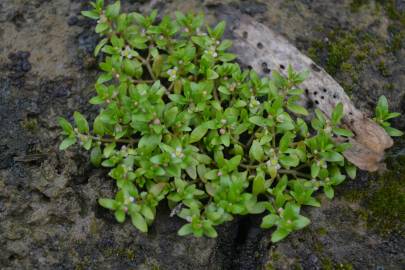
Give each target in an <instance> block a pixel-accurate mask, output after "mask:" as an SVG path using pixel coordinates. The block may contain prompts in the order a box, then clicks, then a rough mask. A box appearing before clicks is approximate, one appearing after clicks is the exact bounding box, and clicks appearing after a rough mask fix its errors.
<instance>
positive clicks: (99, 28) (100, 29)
mask: <svg viewBox="0 0 405 270" xmlns="http://www.w3.org/2000/svg"><path fill="white" fill-rule="evenodd" d="M109 28H110V26H109V25H108V23H99V24H97V26H96V33H97V34H100V33H102V32H104V31H106V30H108V29H109Z"/></svg>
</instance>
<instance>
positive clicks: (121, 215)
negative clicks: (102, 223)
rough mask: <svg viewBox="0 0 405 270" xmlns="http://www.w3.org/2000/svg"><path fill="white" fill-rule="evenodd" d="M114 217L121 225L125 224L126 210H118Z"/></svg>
mask: <svg viewBox="0 0 405 270" xmlns="http://www.w3.org/2000/svg"><path fill="white" fill-rule="evenodd" d="M114 215H115V219H116V220H117V221H118V222H119V223H123V222H124V221H125V212H124V210H121V209H118V210H116V211H115V213H114Z"/></svg>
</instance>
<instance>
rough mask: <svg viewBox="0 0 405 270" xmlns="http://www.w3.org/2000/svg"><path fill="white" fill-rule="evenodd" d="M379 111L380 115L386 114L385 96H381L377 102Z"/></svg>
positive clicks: (386, 102) (386, 103)
mask: <svg viewBox="0 0 405 270" xmlns="http://www.w3.org/2000/svg"><path fill="white" fill-rule="evenodd" d="M376 109H378V110H379V111H380V112H381V114H382V115H381V116H382V117H385V116H386V115H387V114H388V101H387V98H386V97H385V96H381V97H380V98H379V99H378V102H377V108H376Z"/></svg>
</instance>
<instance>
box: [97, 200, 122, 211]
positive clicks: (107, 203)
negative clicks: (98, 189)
mask: <svg viewBox="0 0 405 270" xmlns="http://www.w3.org/2000/svg"><path fill="white" fill-rule="evenodd" d="M98 203H99V204H100V205H101V206H102V207H104V208H107V209H110V210H115V209H116V208H117V202H116V201H115V200H113V199H107V198H100V199H98Z"/></svg>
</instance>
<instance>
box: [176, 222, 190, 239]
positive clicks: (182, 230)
mask: <svg viewBox="0 0 405 270" xmlns="http://www.w3.org/2000/svg"><path fill="white" fill-rule="evenodd" d="M192 233H193V227H192V226H191V224H190V223H187V224H184V225H183V226H182V227H181V228H180V230H179V231H178V232H177V234H178V235H180V236H185V235H189V234H192Z"/></svg>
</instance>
